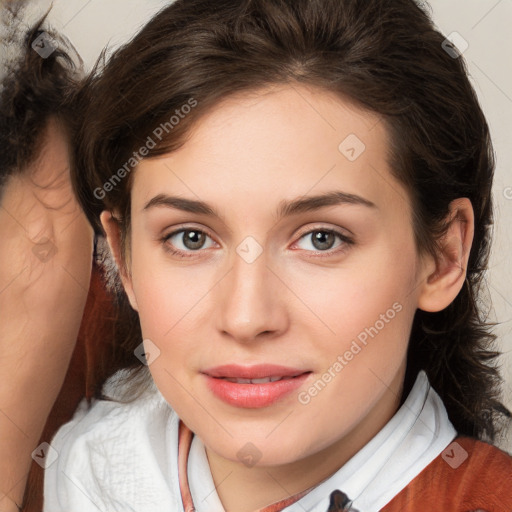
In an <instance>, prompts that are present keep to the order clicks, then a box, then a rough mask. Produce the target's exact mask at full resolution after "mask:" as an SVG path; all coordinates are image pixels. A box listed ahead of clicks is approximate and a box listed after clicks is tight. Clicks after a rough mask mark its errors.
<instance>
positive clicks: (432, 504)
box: [381, 436, 512, 512]
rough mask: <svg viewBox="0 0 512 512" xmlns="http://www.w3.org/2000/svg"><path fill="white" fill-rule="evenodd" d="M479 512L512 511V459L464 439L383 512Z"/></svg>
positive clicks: (396, 497) (433, 464) (422, 473)
mask: <svg viewBox="0 0 512 512" xmlns="http://www.w3.org/2000/svg"><path fill="white" fill-rule="evenodd" d="M455 443H457V445H458V446H457V445H455ZM461 448H462V449H461ZM466 453H467V458H465V454H466ZM464 458H465V460H463V459H464ZM459 463H460V465H458V464H459ZM457 466H458V467H457ZM476 510H482V511H485V512H512V457H511V456H510V455H507V454H506V453H505V452H503V451H501V450H499V449H498V448H496V447H494V446H492V445H490V444H487V443H484V442H482V441H477V440H475V439H471V438H469V437H462V436H461V437H457V438H456V439H455V440H454V442H453V443H451V444H450V445H449V446H448V447H447V448H446V449H445V450H444V451H443V453H442V454H441V455H440V456H439V457H437V458H436V459H434V460H433V461H432V462H431V463H430V464H429V465H428V466H427V467H426V468H425V469H424V470H423V471H422V472H421V473H420V474H419V475H418V476H417V477H416V478H415V479H414V480H412V482H411V483H410V484H409V485H408V486H407V487H406V488H405V489H404V490H403V491H402V492H400V493H399V494H398V495H397V496H395V497H394V498H393V500H391V501H390V502H389V503H388V504H387V505H386V506H385V507H384V508H383V509H382V511H381V512H418V511H439V512H441V511H442V512H472V511H476Z"/></svg>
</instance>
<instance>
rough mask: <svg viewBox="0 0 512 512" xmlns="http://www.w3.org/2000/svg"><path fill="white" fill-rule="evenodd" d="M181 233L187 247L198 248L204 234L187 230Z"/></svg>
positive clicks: (202, 242)
mask: <svg viewBox="0 0 512 512" xmlns="http://www.w3.org/2000/svg"><path fill="white" fill-rule="evenodd" d="M183 234H184V239H183V243H184V245H185V247H187V249H200V248H201V246H202V245H203V244H204V238H205V235H204V233H201V231H190V230H187V231H185V232H184V233H183Z"/></svg>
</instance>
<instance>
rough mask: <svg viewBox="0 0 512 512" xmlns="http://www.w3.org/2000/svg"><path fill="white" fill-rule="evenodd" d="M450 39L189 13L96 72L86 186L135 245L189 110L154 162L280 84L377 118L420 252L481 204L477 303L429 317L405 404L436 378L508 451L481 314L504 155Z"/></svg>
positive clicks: (290, 16) (340, 0)
mask: <svg viewBox="0 0 512 512" xmlns="http://www.w3.org/2000/svg"><path fill="white" fill-rule="evenodd" d="M444 40H445V37H444V36H443V35H442V34H441V33H440V32H438V31H437V30H436V29H435V28H434V26H433V23H432V21H431V19H430V16H429V14H428V13H427V12H426V11H425V8H424V7H420V6H419V5H418V4H416V3H415V2H414V1H412V0H221V1H211V0H177V1H176V2H174V3H173V4H171V5H170V6H169V7H167V8H165V9H164V10H162V11H161V12H160V13H158V14H157V15H156V16H155V17H154V18H153V19H152V20H151V21H150V22H149V23H148V24H147V25H146V26H145V27H144V28H143V29H142V30H141V31H140V32H139V33H138V34H137V35H136V37H134V39H133V40H132V41H130V42H129V43H128V44H126V45H125V46H124V47H122V48H120V49H119V50H117V51H116V52H114V53H113V54H112V56H111V57H110V60H109V62H108V65H106V66H105V67H102V65H101V64H100V63H98V65H97V68H96V70H95V71H94V72H93V73H92V74H91V76H90V78H89V80H88V82H87V84H86V86H85V88H84V90H83V91H82V101H84V105H85V104H86V105H87V108H86V109H85V114H84V118H83V126H82V129H81V132H80V142H79V144H78V146H77V148H76V153H75V157H76V161H75V165H76V172H75V177H74V180H75V187H76V191H77V193H78V195H79V197H80V199H81V202H82V205H83V207H84V209H85V210H86V212H87V214H88V216H89V219H90V220H91V222H92V223H94V224H95V225H96V227H97V229H101V226H100V224H99V220H98V217H99V214H100V212H101V211H102V210H103V209H107V210H111V211H113V212H116V213H117V214H118V216H119V222H120V224H121V231H122V234H123V235H124V240H125V241H127V242H129V231H130V186H131V176H132V174H131V172H130V171H131V168H132V167H134V166H135V165H136V161H135V160H136V159H135V160H132V159H133V158H134V154H135V153H136V152H137V150H138V148H140V147H142V146H144V145H145V144H146V145H147V140H148V139H147V138H148V136H151V134H154V133H155V129H156V127H158V126H162V124H164V123H166V122H167V123H168V122H169V118H170V116H171V115H172V114H173V113H175V112H176V111H177V110H180V109H181V108H182V106H183V105H186V104H187V103H188V102H189V101H190V99H193V100H194V101H196V102H197V106H195V107H194V108H193V109H191V110H190V112H189V113H188V114H187V115H185V116H183V118H181V117H180V120H179V122H178V123H176V124H174V125H173V126H172V128H171V127H169V129H168V131H167V132H166V133H165V136H164V137H162V138H161V140H158V141H157V143H156V145H155V147H153V148H151V149H150V150H149V153H148V154H147V155H146V156H147V157H148V158H149V157H152V156H156V155H161V154H164V153H166V152H170V151H173V150H175V149H177V148H179V147H180V146H181V145H182V144H183V143H184V142H185V141H186V138H187V134H188V133H189V132H190V128H191V126H193V125H194V123H195V122H197V120H198V119H199V118H200V116H201V115H203V114H204V113H205V112H207V111H208V109H210V108H211V107H212V106H214V105H216V104H217V103H218V102H219V101H220V100H221V99H223V98H226V97H227V96H229V95H232V94H234V93H237V92H240V91H254V90H257V89H259V88H262V87H264V86H268V85H272V84H294V83H297V84H305V85H309V86H313V87H318V88H321V89H323V90H326V91H330V92H335V93H336V94H338V95H340V97H343V98H349V99H350V100H352V101H353V102H355V103H356V104H358V105H359V106H360V107H362V108H364V109H367V110H370V111H372V112H375V113H377V114H378V115H379V116H381V118H382V120H383V122H384V123H385V124H386V126H387V128H388V132H389V134H390V138H391V148H390V149H391V155H390V165H391V168H392V169H393V173H394V175H395V176H396V178H397V179H398V180H400V181H401V182H402V183H403V184H404V185H405V186H406V188H407V189H408V191H409V193H410V197H411V201H412V205H413V211H414V219H413V223H414V231H415V237H416V243H417V247H418V250H419V251H420V252H427V251H428V252H430V253H431V254H434V255H435V254H436V253H437V251H438V245H437V244H438V241H439V239H440V237H441V236H442V234H443V233H444V232H445V230H446V228H447V226H446V222H445V219H446V218H447V216H448V211H449V210H448V209H449V204H450V202H451V201H452V200H454V199H456V198H459V197H468V198H469V199H470V200H471V203H472V205H473V209H474V214H475V236H474V243H473V247H472V250H471V254H470V258H469V265H468V269H467V279H466V283H465V285H464V287H463V289H462V291H461V292H460V293H459V295H458V296H457V298H456V299H455V300H454V301H453V303H452V304H451V305H450V306H449V307H447V308H446V309H444V310H443V311H440V312H438V313H426V312H424V311H420V310H418V311H417V312H416V316H415V318H414V323H413V327H412V332H411V338H410V344H409V352H408V366H407V375H406V382H405V390H408V389H410V387H411V385H412V382H413V381H414V378H415V376H416V374H417V372H418V370H419V369H421V368H423V369H424V370H425V371H426V373H427V375H428V377H429V379H430V382H431V383H432V385H433V387H434V388H435V389H436V391H437V392H438V393H439V395H440V396H441V397H442V399H443V401H444V403H445V405H446V408H447V411H448V414H449V417H450V420H451V421H452V423H453V424H454V426H455V428H456V429H457V430H458V432H459V433H460V434H463V435H470V436H475V437H480V438H484V437H486V438H487V439H489V440H493V439H494V438H495V435H496V434H497V432H498V430H497V425H498V421H497V420H498V418H500V417H501V416H502V415H508V416H510V413H509V412H508V411H507V410H506V409H505V408H504V407H503V405H502V404H501V403H500V401H499V392H500V377H499V373H498V371H497V369H496V367H495V364H494V362H495V358H496V357H497V356H498V355H499V353H498V352H496V351H495V350H493V342H494V339H495V336H494V334H492V333H491V331H490V327H491V326H490V325H489V324H487V323H486V322H485V313H484V311H483V310H482V309H481V308H482V306H481V303H480V302H479V294H480V286H481V282H482V276H483V272H484V269H485V268H486V265H487V260H488V256H489V241H490V227H491V224H492V206H491V184H492V179H493V170H494V161H493V152H492V147H491V141H490V138H489V129H488V126H487V123H486V120H485V118H484V115H483V113H482V110H481V108H480V106H479V104H478V101H477V98H476V95H475V92H474V90H473V88H472V86H471V84H470V82H469V80H468V77H467V73H466V69H465V64H464V61H463V59H462V58H461V57H460V56H458V57H457V55H456V54H455V55H454V53H453V48H452V49H451V51H450V52H447V51H445V49H446V44H443V42H444ZM99 62H100V61H99ZM134 152H135V153H134ZM127 162H131V163H129V165H128V166H127ZM121 169H124V170H125V172H119V171H120V170H121ZM121 175H122V176H121ZM118 178H119V179H118ZM107 183H109V184H110V185H108V186H106V184H107ZM120 302H121V308H122V309H123V308H124V309H123V311H124V328H125V329H126V339H125V341H124V345H123V346H124V350H125V351H124V356H121V357H124V358H125V359H124V363H123V364H124V365H125V366H126V367H131V368H136V367H137V365H139V366H140V363H138V361H137V360H136V359H135V357H134V356H133V350H134V348H135V347H136V346H137V345H138V344H139V343H140V341H141V335H140V327H139V326H138V319H137V316H136V315H135V313H134V312H133V311H132V310H131V309H130V308H129V306H128V305H127V301H126V298H125V297H124V295H123V294H122V295H121V297H120ZM404 393H405V391H404Z"/></svg>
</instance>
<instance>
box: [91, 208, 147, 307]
mask: <svg viewBox="0 0 512 512" xmlns="http://www.w3.org/2000/svg"><path fill="white" fill-rule="evenodd" d="M100 220H101V225H102V226H103V229H104V230H105V233H106V234H107V242H108V245H109V247H110V252H111V253H112V256H113V257H114V260H115V262H116V265H117V268H118V270H119V276H120V277H121V282H122V283H123V288H124V290H125V292H126V295H127V296H128V300H129V301H130V304H131V306H132V308H133V309H135V311H138V309H137V301H136V299H135V294H134V293H133V286H132V279H131V275H130V273H129V272H128V271H127V266H128V265H129V262H125V258H124V255H123V253H122V250H121V226H120V225H119V221H118V220H117V219H116V218H115V217H114V216H113V215H112V213H111V212H109V211H107V210H104V211H103V212H101V215H100Z"/></svg>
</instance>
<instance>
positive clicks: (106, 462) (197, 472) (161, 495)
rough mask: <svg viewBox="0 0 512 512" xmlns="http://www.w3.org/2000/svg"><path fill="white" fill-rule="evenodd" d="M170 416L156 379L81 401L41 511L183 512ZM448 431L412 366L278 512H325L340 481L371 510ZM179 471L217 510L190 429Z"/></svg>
mask: <svg viewBox="0 0 512 512" xmlns="http://www.w3.org/2000/svg"><path fill="white" fill-rule="evenodd" d="M114 377H115V376H114ZM112 382H114V383H115V378H114V379H113V381H112ZM110 388H111V389H112V390H114V389H115V388H114V387H112V386H110ZM107 389H108V388H107ZM111 396H112V395H111ZM178 424H179V418H178V416H177V414H176V413H175V412H174V411H173V409H172V408H171V407H170V406H169V405H168V404H167V403H166V402H165V400H164V398H163V397H162V395H161V394H160V392H159V391H158V390H157V389H156V388H153V389H152V391H151V392H150V393H148V394H146V395H145V396H143V397H141V398H139V399H137V400H136V401H135V402H132V403H130V404H120V403H117V402H109V401H96V402H95V403H94V404H93V405H92V407H91V408H90V409H88V410H87V407H86V405H85V402H82V404H80V406H79V408H78V409H77V412H76V413H75V415H74V417H73V419H72V420H71V422H69V423H67V424H66V425H64V426H63V427H61V428H60V429H59V431H58V432H57V434H56V436H55V437H54V439H53V441H52V443H51V445H52V447H53V448H54V449H55V450H56V452H57V454H58V458H57V459H56V461H55V462H53V464H51V465H49V467H47V469H46V471H45V485H44V496H45V500H44V509H43V510H44V512H98V511H101V512H125V511H136V512H159V511H162V512H164V511H165V512H183V505H182V503H181V495H180V489H179V481H178ZM456 435H457V432H456V430H455V428H454V427H453V425H452V424H451V422H450V420H449V419H448V415H447V413H446V409H445V407H444V405H443V402H442V401H441V399H440V397H439V395H438V394H437V393H436V392H435V391H434V389H433V388H432V387H431V386H430V384H429V382H428V378H427V375H426V374H425V372H424V371H420V372H419V373H418V376H417V378H416V382H415V383H414V386H413V388H412V389H411V392H410V393H409V396H408V397H407V399H406V401H405V402H404V404H403V405H402V406H401V407H400V409H399V410H398V411H397V412H396V413H395V415H394V416H393V417H392V418H391V419H390V421H389V422H388V423H387V424H386V425H385V426H384V427H383V428H382V430H381V431H380V432H379V433H378V434H377V435H376V436H375V437H374V438H373V439H371V440H370V441H369V442H368V443H367V444H366V445H365V446H364V447H363V448H362V449H361V450H360V451H359V452H357V453H356V454H355V455H354V456H353V457H352V458H351V459H350V460H349V461H347V462H346V463H345V464H344V465H343V466H342V467H341V468H340V469H339V470H338V471H337V472H336V473H334V474H333V475H331V476H330V477H329V478H328V479H327V480H325V481H324V482H322V483H320V484H319V485H318V486H317V487H316V488H315V489H313V490H312V491H310V492H309V493H308V494H306V495H305V496H303V497H302V498H301V499H300V500H299V501H297V502H296V503H294V504H292V505H290V506H289V507H287V508H286V509H284V511H286V512H299V511H300V512H326V511H327V508H328V505H329V496H330V493H331V492H332V491H333V490H334V489H339V490H341V491H343V492H344V493H345V494H346V495H348V497H349V498H350V499H351V500H353V505H352V506H353V507H354V508H355V509H357V510H359V511H360V512H378V511H379V510H380V509H381V508H382V507H384V506H385V505H386V504H387V503H388V502H389V501H391V499H392V498H393V497H394V496H396V495H397V494H398V493H399V492H400V491H401V490H402V489H403V488H404V487H406V486H407V484H408V483H409V482H410V481H411V480H412V479H413V478H414V477H416V476H417V475H418V474H419V473H420V472H421V471H422V470H423V469H424V468H425V467H426V466H427V465H428V464H429V463H430V462H432V460H434V459H435V458H436V457H437V456H438V455H440V454H441V452H442V451H443V450H444V449H445V448H446V447H447V446H448V445H449V444H450V442H451V441H452V440H453V439H454V437H456ZM187 473H188V478H189V485H190V491H191V494H192V497H193V500H194V505H195V507H196V510H197V512H225V511H224V509H223V507H222V504H221V502H220V499H219V497H218V495H217V492H216V490H215V485H214V483H213V479H212V475H211V472H210V468H209V465H208V460H207V458H206V452H205V448H204V445H203V443H202V441H201V440H200V439H199V438H198V437H197V436H194V438H193V441H192V445H191V448H190V454H189V459H188V471H187ZM284 511H283V512H284Z"/></svg>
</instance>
